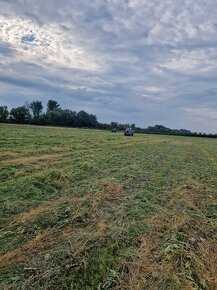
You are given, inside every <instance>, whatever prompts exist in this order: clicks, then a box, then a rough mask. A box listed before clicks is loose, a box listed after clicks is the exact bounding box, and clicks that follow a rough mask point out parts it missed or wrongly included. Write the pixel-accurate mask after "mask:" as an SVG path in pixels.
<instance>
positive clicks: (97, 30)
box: [0, 0, 217, 132]
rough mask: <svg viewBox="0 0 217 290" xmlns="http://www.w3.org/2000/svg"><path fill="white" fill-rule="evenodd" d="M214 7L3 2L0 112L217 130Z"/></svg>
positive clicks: (199, 2) (202, 3)
mask: <svg viewBox="0 0 217 290" xmlns="http://www.w3.org/2000/svg"><path fill="white" fill-rule="evenodd" d="M216 15H217V1H216V0H151V1H150V0H91V1H88V0H61V1H60V0H46V1H45V0H0V105H8V107H9V108H11V107H14V106H19V105H23V104H24V103H25V102H31V101H32V100H36V99H39V100H41V101H43V103H44V105H45V104H46V102H47V100H48V99H50V98H54V99H56V100H58V102H59V103H60V104H61V107H62V108H68V109H72V110H76V111H78V110H81V109H84V110H86V111H87V112H89V113H93V114H96V115H97V117H98V120H99V121H101V122H111V121H118V122H129V123H136V125H138V126H141V127H147V126H149V125H155V124H162V125H165V126H168V127H171V128H186V129H190V130H193V131H205V132H217V18H216Z"/></svg>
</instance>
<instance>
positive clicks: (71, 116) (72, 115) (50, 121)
mask: <svg viewBox="0 0 217 290" xmlns="http://www.w3.org/2000/svg"><path fill="white" fill-rule="evenodd" d="M0 122H2V123H8V122H10V123H14V124H30V125H50V126H64V127H88V128H95V127H96V126H97V123H98V122H97V118H96V116H95V115H93V114H88V113H87V112H85V111H80V112H76V111H72V110H66V109H62V108H60V105H59V104H58V102H57V101H55V100H49V101H48V102H47V108H46V112H45V113H43V105H42V102H41V101H33V102H32V103H30V104H28V105H24V106H20V107H16V108H12V109H11V110H10V111H9V110H8V108H7V107H6V106H0Z"/></svg>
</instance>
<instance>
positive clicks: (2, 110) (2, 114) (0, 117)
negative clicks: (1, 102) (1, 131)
mask: <svg viewBox="0 0 217 290" xmlns="http://www.w3.org/2000/svg"><path fill="white" fill-rule="evenodd" d="M8 116H9V112H8V107H7V106H0V122H2V123H5V122H7V120H8Z"/></svg>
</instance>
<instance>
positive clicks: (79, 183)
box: [0, 125, 217, 290]
mask: <svg viewBox="0 0 217 290" xmlns="http://www.w3.org/2000/svg"><path fill="white" fill-rule="evenodd" d="M216 196H217V140H215V139H205V138H203V139H200V138H189V137H174V136H157V135H142V134H141V135H140V134H136V135H135V136H134V137H132V138H131V137H124V136H123V134H121V133H117V134H112V133H110V132H105V131H97V130H85V129H84V130H77V129H61V128H43V127H41V128H40V127H33V126H32V127H31V126H16V125H0V216H1V218H0V289H78V290H81V289H96V290H99V289H136V290H138V289H150V290H155V289H162V290H163V289H171V290H176V289H183V290H184V289H185V290H191V289H192V290H193V289H199V290H202V289H211V290H215V289H217V244H216V242H217V231H216V225H217V223H216V217H217V199H216Z"/></svg>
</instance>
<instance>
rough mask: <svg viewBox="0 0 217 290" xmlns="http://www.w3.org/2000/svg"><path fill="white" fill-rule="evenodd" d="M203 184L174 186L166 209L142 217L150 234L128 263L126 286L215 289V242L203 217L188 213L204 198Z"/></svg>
mask: <svg viewBox="0 0 217 290" xmlns="http://www.w3.org/2000/svg"><path fill="white" fill-rule="evenodd" d="M202 188H203V186H202V185H201V184H199V183H196V182H193V181H191V183H190V184H188V185H185V186H184V187H179V188H177V190H176V191H175V192H176V193H175V196H176V198H175V197H174V196H172V197H171V196H170V195H169V196H168V209H167V210H166V209H162V211H160V212H158V213H157V214H155V215H154V216H152V217H150V219H148V220H146V221H145V223H146V224H148V225H149V228H150V234H149V235H148V236H146V237H141V240H140V247H139V248H138V250H137V254H136V258H135V260H134V262H133V263H132V264H130V265H127V267H128V270H129V276H128V283H129V289H137V290H140V289H153V290H154V289H156V290H157V289H171V290H172V289H189V290H190V289H192V290H193V289H198V288H197V287H196V285H198V284H199V285H200V287H201V289H210V290H215V289H217V278H216V277H217V245H216V243H215V242H214V241H213V239H212V238H211V237H210V232H209V228H208V227H207V224H206V223H205V222H204V220H203V218H199V219H195V218H194V217H193V216H192V214H191V210H192V209H193V210H194V211H196V212H197V211H200V209H199V206H200V205H201V204H202V203H203V202H204V200H203V199H204V196H203V194H202V192H203V191H202ZM180 205H181V208H180ZM188 209H189V211H188ZM162 287H164V288H162Z"/></svg>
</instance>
